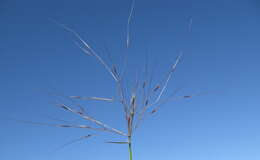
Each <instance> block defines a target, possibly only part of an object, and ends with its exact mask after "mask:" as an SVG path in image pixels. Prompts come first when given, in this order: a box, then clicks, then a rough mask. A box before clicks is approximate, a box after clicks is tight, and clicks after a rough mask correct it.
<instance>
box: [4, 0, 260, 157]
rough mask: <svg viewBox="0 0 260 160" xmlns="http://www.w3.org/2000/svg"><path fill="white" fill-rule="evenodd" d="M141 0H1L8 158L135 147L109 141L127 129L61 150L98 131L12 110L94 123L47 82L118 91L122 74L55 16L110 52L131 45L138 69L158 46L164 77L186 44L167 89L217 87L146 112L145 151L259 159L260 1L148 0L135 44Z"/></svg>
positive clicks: (84, 92) (102, 111)
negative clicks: (89, 51)
mask: <svg viewBox="0 0 260 160" xmlns="http://www.w3.org/2000/svg"><path fill="white" fill-rule="evenodd" d="M130 4H131V1H130V0H109V1H105V0H95V1H90V0H78V1H69V0H62V1H61V0H56V1H52V0H45V1H35V0H23V1H18V0H1V2H0V20H1V22H0V76H1V78H0V80H1V83H0V88H1V92H0V95H1V96H0V97H1V101H0V108H1V111H0V126H1V130H0V159H1V160H47V159H48V160H75V159H76V160H104V159H106V160H122V159H125V160H126V159H127V158H128V157H127V156H128V155H127V154H128V153H127V146H124V145H113V144H105V143H104V141H107V140H121V139H120V138H121V137H116V136H113V135H107V134H105V135H103V134H101V135H99V136H95V137H92V138H90V139H88V140H85V141H81V142H78V143H74V144H72V145H69V146H67V147H65V148H63V149H60V150H58V151H56V152H53V150H55V149H56V148H57V147H59V146H61V145H63V144H64V143H66V142H68V141H70V140H72V139H75V138H78V137H80V136H84V135H87V134H89V133H93V132H89V131H88V130H84V129H67V128H52V127H47V126H35V125H31V124H23V123H18V122H16V121H13V120H10V119H11V118H13V119H22V120H32V121H40V122H52V121H50V120H49V118H48V116H53V117H57V118H63V119H68V120H74V121H77V122H80V123H84V121H81V120H79V119H78V118H77V117H76V116H75V115H72V114H70V113H66V112H64V111H62V110H60V109H59V108H57V107H55V106H54V105H53V103H54V102H55V101H56V100H57V99H58V98H56V97H52V96H49V95H47V92H49V91H54V92H57V93H64V94H66V95H81V96H101V97H109V96H111V95H115V92H114V82H113V79H112V78H111V76H110V75H109V74H108V73H107V72H106V71H105V70H104V68H103V67H102V66H101V65H100V64H98V63H96V61H95V59H93V57H88V56H86V55H84V54H83V53H82V52H81V51H80V49H79V48H78V47H77V46H76V45H75V44H74V43H73V37H72V35H71V34H69V33H67V32H66V31H64V30H63V29H62V28H60V27H58V26H57V25H56V24H54V23H53V22H51V21H49V20H48V18H53V19H56V20H58V21H59V22H61V23H64V24H66V25H68V26H69V27H71V28H73V29H74V30H76V31H77V32H79V33H80V34H81V35H82V37H84V39H85V40H87V41H88V42H89V43H90V44H91V45H92V46H93V47H94V48H95V49H96V50H97V51H98V52H99V53H100V55H101V56H102V57H104V59H105V60H106V61H108V62H109V58H107V54H106V52H108V51H109V53H110V54H111V59H112V60H113V61H114V62H115V63H117V64H119V65H120V64H122V63H121V60H120V58H119V57H120V56H121V55H122V53H125V52H126V53H127V54H128V57H129V66H128V67H127V73H128V74H129V75H131V76H129V77H134V76H133V75H135V74H134V73H135V72H136V70H138V71H140V70H141V69H138V68H140V67H142V64H143V63H144V59H145V57H146V56H145V55H148V57H149V58H148V59H149V62H150V64H151V69H153V68H155V69H154V71H155V73H156V74H155V75H156V77H155V80H159V77H161V76H163V75H164V74H163V73H165V72H166V71H167V69H168V68H169V65H170V64H171V63H172V62H174V60H175V58H176V56H177V55H178V52H179V51H183V53H184V55H183V58H182V60H181V63H180V64H179V66H178V69H177V71H176V74H175V75H174V77H173V79H172V80H171V81H170V82H169V87H168V90H167V92H166V95H165V96H167V95H169V94H170V93H171V92H172V91H173V90H175V89H176V88H180V87H181V88H183V89H182V90H181V91H180V92H179V95H189V94H192V93H198V92H201V91H213V92H211V93H209V94H206V95H201V96H197V97H194V98H192V99H189V100H181V101H172V102H169V103H167V104H166V105H164V106H163V107H162V108H161V110H160V111H159V112H158V113H157V114H155V116H153V117H149V118H147V119H146V120H145V121H144V122H143V123H142V125H141V126H140V128H139V129H138V130H137V132H136V133H135V135H134V139H133V150H134V159H135V160H146V159H149V160H158V159H162V160H246V159H248V160H259V159H260V152H259V150H260V136H259V135H260V118H259V113H260V108H259V98H257V97H259V95H260V85H259V82H260V72H259V68H260V63H259V59H260V44H259V42H260V30H259V28H260V18H259V17H260V3H259V2H258V1H257V0H216V1H214V0H211V1H210V0H196V1H192V0H137V1H136V8H135V12H134V15H133V21H132V23H131V40H132V41H131V46H130V49H128V50H126V48H125V39H126V37H125V35H126V24H127V17H128V14H129V9H130ZM191 18H192V31H191V32H189V31H188V30H189V27H188V26H189V22H190V19H191ZM152 66H155V67H152ZM133 80H134V78H132V81H133ZM132 81H130V82H132ZM59 101H61V102H66V101H65V100H64V101H62V100H60V99H59ZM83 104H84V105H86V107H87V109H88V112H89V113H91V114H92V115H94V116H95V117H97V118H99V119H102V120H103V121H105V122H107V123H109V124H110V125H112V126H115V127H118V128H120V129H122V130H124V129H125V127H124V122H123V121H122V119H123V117H122V109H121V108H120V106H119V105H111V104H110V105H107V104H106V103H105V102H98V103H93V102H84V103H83ZM123 140H124V139H123Z"/></svg>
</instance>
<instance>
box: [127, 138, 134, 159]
mask: <svg viewBox="0 0 260 160" xmlns="http://www.w3.org/2000/svg"><path fill="white" fill-rule="evenodd" d="M128 151H129V160H133V153H132V146H131V142H129V144H128Z"/></svg>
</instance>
